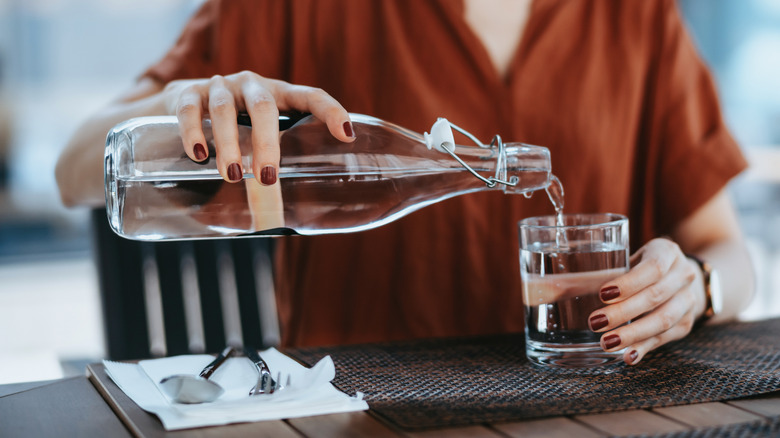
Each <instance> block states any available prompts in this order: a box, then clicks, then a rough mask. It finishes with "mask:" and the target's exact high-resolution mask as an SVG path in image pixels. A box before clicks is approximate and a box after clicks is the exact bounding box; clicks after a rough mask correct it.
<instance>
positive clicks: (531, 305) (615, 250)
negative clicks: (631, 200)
mask: <svg viewBox="0 0 780 438" xmlns="http://www.w3.org/2000/svg"><path fill="white" fill-rule="evenodd" d="M519 227H520V273H521V276H522V284H523V302H524V305H525V324H526V326H525V339H526V347H525V348H526V355H527V356H528V359H529V360H530V361H531V362H532V363H536V364H540V365H549V366H560V367H587V366H599V365H607V364H611V363H615V362H618V361H619V360H620V359H621V356H622V354H623V352H622V351H617V352H611V353H607V352H605V351H604V350H603V349H602V348H601V345H600V344H599V339H600V337H601V334H600V333H594V332H592V331H591V330H590V328H589V327H588V317H589V316H590V314H591V313H592V312H593V311H594V310H597V309H599V308H602V307H604V303H602V302H601V300H600V299H599V290H600V289H601V286H603V285H604V283H606V282H607V281H609V280H611V279H613V278H615V277H617V276H619V275H622V274H624V273H626V272H628V269H629V263H628V256H629V246H628V219H627V218H626V217H625V216H622V215H618V214H612V213H597V214H564V215H560V216H555V215H551V216H539V217H531V218H527V219H524V220H522V221H520V222H519Z"/></svg>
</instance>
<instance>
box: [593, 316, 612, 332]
mask: <svg viewBox="0 0 780 438" xmlns="http://www.w3.org/2000/svg"><path fill="white" fill-rule="evenodd" d="M588 324H590V329H591V330H593V331H594V332H595V331H597V330H601V329H603V328H604V327H606V326H607V325H608V324H609V320H608V319H607V316H606V315H603V314H601V313H599V314H598V315H593V316H591V317H590V320H589V321H588Z"/></svg>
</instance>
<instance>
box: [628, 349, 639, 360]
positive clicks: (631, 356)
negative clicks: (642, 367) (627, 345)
mask: <svg viewBox="0 0 780 438" xmlns="http://www.w3.org/2000/svg"><path fill="white" fill-rule="evenodd" d="M638 357H639V353H637V352H636V350H631V352H630V353H628V360H630V361H631V362H630V363H634V362H636V359H637V358H638Z"/></svg>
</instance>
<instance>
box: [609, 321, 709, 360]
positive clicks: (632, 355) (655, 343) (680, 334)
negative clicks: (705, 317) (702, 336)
mask: <svg viewBox="0 0 780 438" xmlns="http://www.w3.org/2000/svg"><path fill="white" fill-rule="evenodd" d="M694 319H695V318H694V316H693V312H688V313H687V314H686V315H685V316H684V317H683V319H681V320H680V323H679V324H677V325H675V326H674V327H672V328H671V329H669V330H667V331H665V332H663V333H661V334H658V335H655V336H652V337H650V338H648V339H645V340H643V341H641V342H637V343H635V344H633V345H629V346H628V347H627V348H626V351H625V352H624V353H623V361H624V362H625V363H626V364H628V365H636V364H638V363H639V362H641V361H642V359H643V358H644V357H645V355H647V353H649V352H651V351H653V350H655V349H656V348H658V347H661V346H662V345H666V344H668V343H669V342H672V341H676V340H678V339H682V338H684V337H685V336H687V335H688V333H690V332H691V328H692V327H693V321H694Z"/></svg>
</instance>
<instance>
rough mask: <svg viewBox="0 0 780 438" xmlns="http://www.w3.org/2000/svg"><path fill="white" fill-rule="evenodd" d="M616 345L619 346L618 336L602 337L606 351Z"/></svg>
mask: <svg viewBox="0 0 780 438" xmlns="http://www.w3.org/2000/svg"><path fill="white" fill-rule="evenodd" d="M618 345H620V336H618V335H609V336H605V337H604V347H606V348H607V350H611V349H613V348H615V347H617V346H618Z"/></svg>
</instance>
